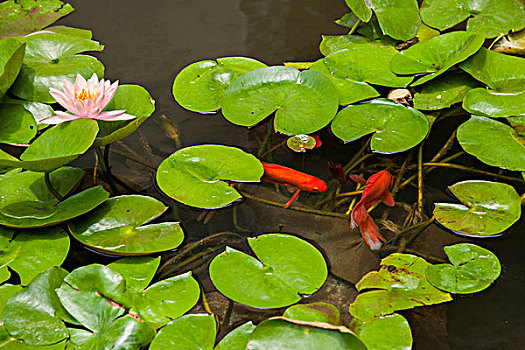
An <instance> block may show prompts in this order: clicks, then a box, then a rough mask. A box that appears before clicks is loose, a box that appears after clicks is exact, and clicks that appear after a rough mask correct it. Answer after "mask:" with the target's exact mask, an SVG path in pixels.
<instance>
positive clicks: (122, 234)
mask: <svg viewBox="0 0 525 350" xmlns="http://www.w3.org/2000/svg"><path fill="white" fill-rule="evenodd" d="M166 209H168V208H167V207H166V206H164V204H162V202H160V201H158V200H157V199H155V198H152V197H146V196H138V195H130V196H119V197H113V198H110V199H108V200H107V201H105V202H104V203H102V204H101V205H100V206H99V207H98V208H97V209H95V210H94V211H92V212H91V213H90V215H89V216H85V217H81V218H78V219H76V220H74V221H72V222H70V223H69V224H68V228H69V231H70V232H71V234H72V235H73V237H75V239H77V240H78V241H80V242H81V243H82V244H85V245H86V246H88V247H91V248H93V249H95V250H97V251H100V252H103V253H106V254H110V255H148V254H152V253H157V252H162V251H166V250H170V249H174V248H176V247H178V246H179V245H180V244H181V243H182V241H183V240H184V232H183V231H182V228H181V227H180V225H179V223H178V222H163V223H159V224H151V225H144V224H145V223H147V222H150V221H151V220H153V219H155V218H157V217H158V216H160V215H161V214H162V213H164V212H165V211H166Z"/></svg>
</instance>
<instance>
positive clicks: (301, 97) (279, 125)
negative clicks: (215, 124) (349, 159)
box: [222, 67, 339, 135]
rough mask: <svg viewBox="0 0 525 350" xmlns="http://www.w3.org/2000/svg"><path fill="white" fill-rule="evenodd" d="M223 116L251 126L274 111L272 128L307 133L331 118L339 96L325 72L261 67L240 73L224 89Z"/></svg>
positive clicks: (335, 109)
mask: <svg viewBox="0 0 525 350" xmlns="http://www.w3.org/2000/svg"><path fill="white" fill-rule="evenodd" d="M222 103H223V105H222V114H223V115H224V117H225V118H226V119H227V120H228V121H230V122H232V123H234V124H236V125H242V126H253V125H255V124H257V123H259V122H260V121H262V120H263V119H265V118H266V117H268V116H269V115H270V114H272V113H273V112H275V118H274V127H275V130H276V131H277V132H280V133H283V134H285V135H299V134H310V133H313V132H316V131H317V130H320V129H322V128H323V127H325V126H326V125H327V124H328V123H330V121H331V120H332V119H333V118H334V116H335V114H336V113H337V108H338V105H339V98H338V94H337V91H336V89H335V87H334V85H333V84H332V83H331V82H330V79H329V78H327V77H326V76H325V75H323V74H321V73H319V72H315V71H311V70H307V71H298V70H297V69H294V68H290V67H268V68H261V69H257V70H254V71H251V72H249V73H246V74H244V75H243V76H241V77H240V78H238V79H237V80H235V81H234V82H233V83H232V84H231V85H230V86H229V87H228V88H227V89H226V91H225V92H224V97H223V101H222Z"/></svg>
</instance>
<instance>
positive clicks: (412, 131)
mask: <svg viewBox="0 0 525 350" xmlns="http://www.w3.org/2000/svg"><path fill="white" fill-rule="evenodd" d="M428 129H429V124H428V120H427V118H426V117H425V115H424V114H422V113H421V112H419V111H418V110H416V109H413V108H410V107H408V108H407V107H404V106H403V105H401V104H399V103H395V102H392V101H389V100H385V99H377V100H374V101H372V102H370V103H363V104H358V105H351V106H348V107H346V108H345V109H343V110H341V111H340V112H339V113H338V114H337V116H336V117H335V119H334V121H333V122H332V132H333V133H334V135H335V136H337V137H339V138H340V139H342V140H343V141H345V142H348V141H353V140H356V139H358V138H360V137H362V136H365V135H367V134H370V133H372V132H374V133H375V134H374V136H372V141H371V143H370V147H371V149H372V151H375V152H379V153H396V152H402V151H405V150H407V149H409V148H412V147H414V146H415V145H417V144H418V143H420V142H421V141H423V139H424V138H425V137H426V135H427V133H428Z"/></svg>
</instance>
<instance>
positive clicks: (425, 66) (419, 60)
mask: <svg viewBox="0 0 525 350" xmlns="http://www.w3.org/2000/svg"><path fill="white" fill-rule="evenodd" d="M483 42H484V38H483V37H482V36H479V35H476V34H472V33H468V32H451V33H446V34H442V35H439V36H436V37H434V38H432V39H429V40H425V41H423V42H421V43H418V44H415V45H414V46H411V47H409V48H408V49H406V50H404V51H401V52H400V53H399V54H398V55H397V56H395V57H394V58H392V62H391V63H390V69H392V71H393V72H394V73H397V74H417V73H429V74H427V75H425V76H423V77H422V78H420V79H418V80H417V81H416V82H415V83H412V85H413V86H416V85H421V84H423V83H425V82H427V81H429V80H430V79H434V78H435V77H437V76H439V75H441V74H443V73H445V72H446V71H447V70H448V69H449V68H451V67H452V66H454V65H455V64H457V63H459V62H462V61H464V60H466V59H467V58H468V57H469V56H472V55H473V54H474V53H476V51H478V50H479V48H480V47H481V45H483Z"/></svg>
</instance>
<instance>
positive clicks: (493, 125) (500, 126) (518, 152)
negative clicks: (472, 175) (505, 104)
mask: <svg viewBox="0 0 525 350" xmlns="http://www.w3.org/2000/svg"><path fill="white" fill-rule="evenodd" d="M457 138H458V141H459V143H460V145H461V147H463V149H464V150H465V151H466V152H467V153H470V154H472V155H473V156H475V157H477V158H478V159H479V160H481V161H482V162H483V163H486V164H488V165H492V166H497V167H502V168H505V169H509V170H517V171H525V146H524V143H523V139H522V138H521V137H520V136H519V135H518V134H517V133H516V131H515V130H514V129H513V128H511V127H510V126H508V125H506V124H504V123H501V122H498V121H496V120H493V119H490V118H486V117H479V116H472V117H471V118H470V119H469V120H468V121H467V122H465V123H463V124H461V125H460V126H459V128H458V132H457Z"/></svg>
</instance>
